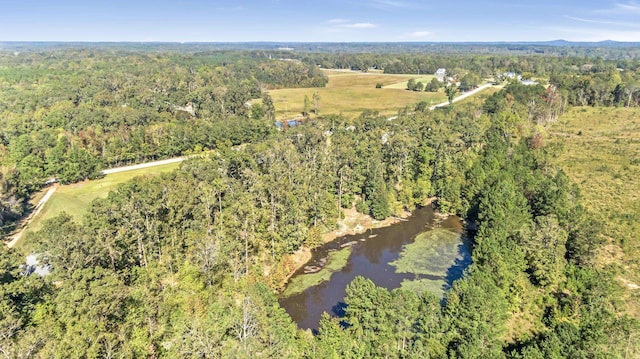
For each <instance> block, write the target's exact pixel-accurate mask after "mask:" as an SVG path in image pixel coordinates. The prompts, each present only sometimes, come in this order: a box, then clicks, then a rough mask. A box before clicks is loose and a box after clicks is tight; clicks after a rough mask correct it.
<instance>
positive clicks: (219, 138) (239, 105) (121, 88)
mask: <svg viewBox="0 0 640 359" xmlns="http://www.w3.org/2000/svg"><path fill="white" fill-rule="evenodd" d="M326 82H327V78H326V76H325V75H324V74H323V73H322V72H321V71H319V70H318V69H317V68H316V67H315V66H311V65H305V64H302V63H300V62H298V61H280V60H273V61H267V60H264V61H262V62H261V61H258V60H255V59H253V58H251V57H241V56H235V55H234V54H208V55H207V56H199V55H178V54H176V55H171V54H167V56H159V55H152V54H131V53H119V52H103V51H100V50H94V49H84V50H77V51H71V52H65V51H55V52H51V53H25V54H14V53H8V52H4V53H0V128H1V130H0V131H1V132H0V166H1V167H0V169H1V171H0V182H1V183H2V186H0V188H2V196H1V202H0V227H3V229H5V227H4V225H6V223H7V222H10V221H12V220H14V219H15V218H17V217H19V216H20V215H21V214H22V213H23V212H24V211H25V208H24V200H25V199H26V198H27V197H28V195H29V194H30V193H31V192H32V191H34V190H36V189H39V188H40V187H41V185H42V184H43V183H44V182H45V181H46V180H47V179H49V178H58V179H59V180H60V181H61V182H62V183H71V182H77V181H80V180H84V179H87V178H96V177H97V176H99V174H100V170H101V169H103V168H105V167H110V166H117V165H122V164H129V163H139V162H143V161H148V160H152V159H158V158H166V157H171V156H177V155H182V154H186V153H189V152H193V151H195V152H199V151H202V150H206V149H211V148H217V147H220V146H229V145H238V144H241V143H246V142H251V141H253V140H255V139H259V138H263V137H264V136H265V135H266V134H268V133H269V132H271V131H273V130H274V128H273V120H274V116H275V115H274V112H275V110H274V108H273V103H272V102H271V100H270V98H269V97H268V95H267V94H266V93H264V92H263V90H265V89H268V88H279V87H297V86H306V87H314V86H324V85H325V84H326ZM261 97H263V101H262V103H260V104H257V105H256V106H253V107H252V106H250V104H249V100H251V99H256V98H261ZM269 120H270V121H269ZM9 228H10V227H9Z"/></svg>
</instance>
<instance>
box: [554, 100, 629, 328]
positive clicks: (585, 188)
mask: <svg viewBox="0 0 640 359" xmlns="http://www.w3.org/2000/svg"><path fill="white" fill-rule="evenodd" d="M550 141H551V144H552V145H555V146H559V147H560V151H557V152H558V155H557V157H556V158H554V159H553V161H554V162H555V163H556V164H557V165H559V166H560V167H561V168H562V169H564V171H565V172H566V174H567V175H568V176H569V177H570V178H571V179H572V180H573V181H574V182H575V183H577V185H578V186H579V187H580V190H581V194H582V203H584V205H585V207H586V208H587V210H588V211H589V212H590V213H591V214H592V215H594V216H595V217H596V218H598V220H599V221H600V222H601V223H602V225H603V234H604V240H605V241H606V242H605V243H606V246H605V248H604V249H603V250H602V251H601V252H600V253H598V262H599V264H601V265H613V266H615V267H616V268H618V271H619V273H620V274H619V275H618V277H617V280H618V281H619V282H620V284H621V285H622V287H623V288H625V291H626V299H627V300H626V303H627V304H628V308H629V312H630V313H631V314H632V315H634V316H635V317H637V318H640V289H638V288H636V285H637V286H640V238H638V234H639V233H640V109H639V108H631V109H629V108H592V107H578V108H573V109H572V110H570V111H569V112H568V113H567V114H565V115H564V116H562V117H561V118H560V119H559V120H558V122H556V123H555V124H554V125H553V127H552V128H551V139H550Z"/></svg>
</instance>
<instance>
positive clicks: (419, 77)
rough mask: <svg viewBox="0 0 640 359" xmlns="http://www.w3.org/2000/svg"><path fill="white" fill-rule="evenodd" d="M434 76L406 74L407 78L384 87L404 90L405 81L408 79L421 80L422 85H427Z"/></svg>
mask: <svg viewBox="0 0 640 359" xmlns="http://www.w3.org/2000/svg"><path fill="white" fill-rule="evenodd" d="M405 76H406V75H405ZM434 77H435V76H433V75H428V76H425V75H408V76H407V78H406V79H405V80H404V81H403V82H398V83H395V84H391V85H387V86H385V87H384V88H388V89H399V90H405V89H406V88H407V81H409V79H414V80H416V83H418V82H422V84H423V85H425V86H427V84H428V83H429V82H431V80H432V79H433V78H434Z"/></svg>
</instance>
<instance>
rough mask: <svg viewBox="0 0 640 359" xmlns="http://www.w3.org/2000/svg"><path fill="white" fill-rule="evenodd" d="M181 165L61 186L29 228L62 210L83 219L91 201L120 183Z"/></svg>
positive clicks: (38, 227)
mask: <svg viewBox="0 0 640 359" xmlns="http://www.w3.org/2000/svg"><path fill="white" fill-rule="evenodd" d="M179 166H180V164H179V163H171V164H168V165H162V166H156V167H148V168H143V169H139V170H132V171H126V172H120V173H114V174H110V175H107V176H105V177H104V178H102V179H99V180H95V181H85V182H81V183H75V184H71V185H65V186H60V187H59V188H58V190H57V191H56V192H55V193H54V194H53V196H51V199H49V201H48V202H47V203H46V204H45V205H44V208H43V209H42V212H40V214H39V215H38V216H37V217H35V218H34V219H33V221H32V222H31V223H30V224H29V227H28V229H27V230H28V231H34V232H35V231H37V230H38V229H40V227H41V226H42V222H43V221H45V220H47V219H50V218H54V217H55V216H57V215H59V214H60V213H62V212H66V213H68V214H70V215H71V216H73V217H74V218H75V219H76V220H78V221H81V220H82V216H83V215H84V214H85V213H86V212H87V210H88V208H89V203H90V202H91V201H93V200H94V199H96V198H105V197H107V195H108V194H109V192H110V191H112V190H114V189H115V188H116V187H117V186H118V185H119V184H121V183H124V182H127V181H129V180H131V179H132V178H134V177H137V176H143V175H151V174H159V173H163V172H170V171H173V170H174V169H176V168H178V167H179Z"/></svg>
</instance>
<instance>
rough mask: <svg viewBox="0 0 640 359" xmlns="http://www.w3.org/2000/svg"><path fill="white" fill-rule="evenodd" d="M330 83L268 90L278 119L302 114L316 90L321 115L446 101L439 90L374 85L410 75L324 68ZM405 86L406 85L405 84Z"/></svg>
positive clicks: (404, 80) (387, 112) (386, 110)
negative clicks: (408, 89)
mask: <svg viewBox="0 0 640 359" xmlns="http://www.w3.org/2000/svg"><path fill="white" fill-rule="evenodd" d="M327 73H328V76H329V84H328V85H327V87H324V88H298V89H281V90H272V91H269V94H270V95H271V97H272V98H273V103H274V105H275V107H276V116H277V118H278V119H283V118H292V117H295V116H297V115H299V114H301V113H302V111H303V109H304V97H305V95H306V96H308V97H309V99H312V97H313V93H314V92H316V91H317V92H318V94H319V95H320V101H319V106H318V110H319V112H320V114H321V115H322V114H340V113H342V114H344V115H346V116H351V117H355V116H358V115H360V114H361V113H362V112H363V111H365V110H373V111H378V112H380V113H381V114H384V115H394V114H396V113H397V111H398V110H400V109H403V108H404V107H405V106H407V105H414V104H416V103H418V102H420V101H426V102H427V103H430V104H437V103H440V102H443V101H446V96H445V95H444V93H442V92H437V93H430V92H414V91H407V90H405V89H404V87H402V88H380V89H377V88H375V85H376V84H377V83H382V84H383V85H386V84H389V85H391V84H397V83H399V82H402V83H404V85H406V83H407V81H408V79H409V78H413V77H415V76H412V75H385V74H369V73H361V72H353V73H352V72H346V73H345V72H335V71H327ZM405 87H406V86H405Z"/></svg>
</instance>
